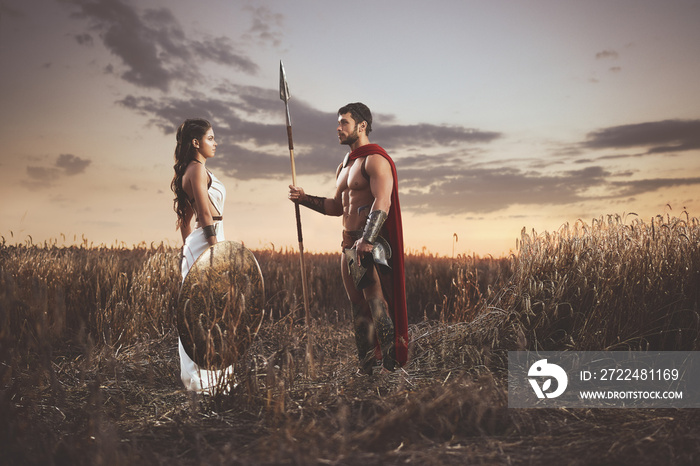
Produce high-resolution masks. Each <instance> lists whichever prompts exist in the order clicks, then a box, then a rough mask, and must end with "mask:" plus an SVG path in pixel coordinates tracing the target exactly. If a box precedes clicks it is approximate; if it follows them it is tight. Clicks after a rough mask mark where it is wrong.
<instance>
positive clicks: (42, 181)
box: [24, 154, 91, 188]
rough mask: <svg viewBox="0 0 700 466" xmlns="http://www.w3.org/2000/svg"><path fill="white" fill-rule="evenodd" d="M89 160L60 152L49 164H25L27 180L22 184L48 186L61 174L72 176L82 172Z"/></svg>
mask: <svg viewBox="0 0 700 466" xmlns="http://www.w3.org/2000/svg"><path fill="white" fill-rule="evenodd" d="M90 163H91V161H90V160H87V159H82V158H80V157H76V156H75V155H73V154H61V155H59V156H58V157H57V158H56V161H55V162H54V164H53V165H50V166H37V165H29V166H27V175H28V176H29V180H27V181H25V182H24V184H25V185H26V186H29V187H31V188H40V187H49V186H51V185H53V183H54V182H55V181H56V180H58V179H59V178H60V177H61V176H74V175H77V174H80V173H83V172H84V171H85V169H86V168H87V167H88V166H89V165H90Z"/></svg>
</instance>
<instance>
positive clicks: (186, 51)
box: [62, 0, 258, 91]
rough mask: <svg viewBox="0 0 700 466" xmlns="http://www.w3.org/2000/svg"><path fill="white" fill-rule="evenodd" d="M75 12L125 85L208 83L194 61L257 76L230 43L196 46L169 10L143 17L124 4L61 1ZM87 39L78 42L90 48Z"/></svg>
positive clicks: (116, 0) (203, 42)
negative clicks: (114, 61) (115, 62)
mask: <svg viewBox="0 0 700 466" xmlns="http://www.w3.org/2000/svg"><path fill="white" fill-rule="evenodd" d="M62 1H63V2H64V3H68V4H71V5H73V6H75V7H77V13H76V14H75V16H77V17H79V18H83V19H86V20H88V21H89V23H90V29H91V30H92V31H96V32H97V33H98V34H99V37H100V39H101V40H102V42H103V44H104V45H105V47H106V48H107V49H108V50H109V51H110V52H112V53H113V54H114V55H115V56H117V57H118V58H119V59H120V60H121V62H122V64H123V65H124V67H125V68H126V70H125V71H124V72H123V73H122V74H121V78H122V79H124V80H125V81H127V82H129V83H131V84H134V85H137V86H140V87H144V88H149V89H160V90H163V91H166V90H168V89H169V88H170V87H171V86H172V85H173V84H175V83H193V82H201V81H202V80H203V79H204V77H203V75H202V74H201V73H200V72H199V71H198V70H197V69H196V68H195V67H192V66H191V65H190V64H189V63H190V61H191V59H193V58H199V59H203V60H206V61H211V62H214V63H218V64H222V65H226V66H230V67H233V68H236V69H238V70H239V71H242V72H244V73H247V74H251V75H254V74H255V73H257V71H258V66H257V65H256V64H255V63H254V62H253V61H252V60H251V59H250V58H249V57H248V56H247V55H246V54H244V53H241V52H238V51H237V50H236V47H235V44H234V43H233V42H232V41H231V39H229V38H227V37H215V38H205V39H203V40H193V39H190V38H189V37H187V35H186V34H185V31H184V29H183V28H182V26H181V25H180V23H179V22H178V21H177V19H176V18H175V17H174V16H173V14H172V12H171V11H170V10H168V9H166V8H158V9H145V10H143V11H142V12H141V11H138V10H136V8H135V7H134V6H132V5H130V4H129V3H127V2H125V1H120V0H62ZM88 37H90V38H91V37H92V36H91V35H90V34H88V33H83V34H79V35H77V36H76V40H77V41H78V43H80V44H83V45H89V44H90V40H89V39H88Z"/></svg>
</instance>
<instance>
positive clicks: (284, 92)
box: [280, 61, 311, 338]
mask: <svg viewBox="0 0 700 466" xmlns="http://www.w3.org/2000/svg"><path fill="white" fill-rule="evenodd" d="M289 97H290V96H289V87H288V86H287V75H286V73H285V72H284V65H282V61H280V99H282V100H284V106H285V110H286V113H287V142H288V143H289V160H290V162H291V164H292V184H293V185H294V186H296V185H297V170H296V166H295V165H294V139H293V138H292V121H291V118H290V117H289ZM294 212H295V214H296V218H297V239H298V240H299V262H300V264H301V287H302V294H303V296H304V319H305V321H306V328H307V337H308V338H311V334H310V333H309V325H310V324H311V319H310V316H309V297H308V292H307V284H306V264H305V263H304V238H303V236H302V233H301V212H300V211H299V203H297V202H295V203H294Z"/></svg>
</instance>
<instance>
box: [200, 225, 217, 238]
mask: <svg viewBox="0 0 700 466" xmlns="http://www.w3.org/2000/svg"><path fill="white" fill-rule="evenodd" d="M202 230H204V237H205V238H210V237H212V236H216V227H215V226H214V225H205V226H203V227H202Z"/></svg>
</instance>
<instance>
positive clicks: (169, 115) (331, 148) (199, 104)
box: [119, 83, 502, 180]
mask: <svg viewBox="0 0 700 466" xmlns="http://www.w3.org/2000/svg"><path fill="white" fill-rule="evenodd" d="M217 92H218V93H219V94H220V96H215V95H207V96H204V95H192V96H190V97H189V98H187V99H183V98H173V97H162V98H154V97H138V96H133V95H129V96H127V97H125V98H124V99H122V100H120V101H119V104H120V105H122V106H124V107H126V108H128V109H131V110H133V111H135V112H137V113H140V114H142V115H145V116H147V117H148V118H149V120H150V122H151V124H152V125H154V126H156V127H158V128H160V129H161V130H162V131H163V132H164V133H165V134H172V135H173V147H174V134H175V131H176V128H177V127H178V125H179V124H180V123H181V122H182V121H183V120H184V119H185V118H190V117H192V116H201V117H203V118H206V119H208V120H209V121H210V122H211V123H212V125H213V126H214V133H215V134H216V137H217V140H218V141H219V151H218V152H217V157H216V158H215V159H214V160H212V161H211V162H210V166H212V167H219V168H221V169H223V170H224V171H225V172H226V173H227V174H228V175H229V176H232V177H235V178H237V179H241V180H244V179H245V180H249V179H265V178H267V179H274V178H281V177H287V176H288V175H289V150H288V148H287V132H286V127H285V119H284V116H283V115H284V104H283V103H282V102H281V101H280V100H279V93H278V91H277V90H274V89H264V88H260V87H254V86H237V85H234V84H231V83H228V84H225V85H222V86H220V87H219V88H218V89H217ZM291 110H292V112H291V113H292V126H293V134H294V144H295V161H296V163H297V167H298V170H300V171H303V172H304V173H306V174H310V175H333V174H334V173H335V169H336V168H337V166H338V163H339V162H340V161H341V160H342V157H343V155H344V152H345V151H346V150H347V148H344V147H340V146H339V143H338V139H337V135H336V133H335V131H334V129H335V123H336V119H337V116H336V114H335V110H336V109H335V108H334V109H333V111H332V112H326V111H320V110H317V109H315V108H313V107H312V106H310V105H308V104H307V103H305V102H304V101H302V100H298V99H297V100H295V101H294V105H293V107H292V109H291ZM393 121H395V117H394V116H393V115H378V116H377V117H375V122H376V124H375V129H374V131H373V132H372V140H373V141H375V142H377V143H380V144H382V145H384V146H386V147H387V148H390V150H391V151H393V154H395V155H397V156H403V155H404V154H405V155H406V156H408V155H409V154H408V153H407V151H416V150H419V149H421V148H423V149H425V148H426V147H430V148H431V149H432V150H434V149H435V148H438V149H439V148H440V147H444V148H450V150H451V151H456V152H457V153H459V154H460V156H463V155H464V153H465V151H467V149H466V148H465V147H472V146H476V145H480V144H486V143H489V142H491V141H493V140H495V139H497V138H499V137H502V134H501V133H498V132H493V131H481V130H478V129H474V128H464V127H460V126H443V125H433V124H428V123H422V124H417V125H399V124H394V123H393Z"/></svg>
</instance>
